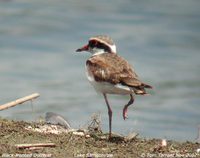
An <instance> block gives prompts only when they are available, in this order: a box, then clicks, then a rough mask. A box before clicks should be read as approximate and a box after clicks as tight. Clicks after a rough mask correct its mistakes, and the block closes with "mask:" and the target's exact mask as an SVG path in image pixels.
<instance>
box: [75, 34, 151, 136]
mask: <svg viewBox="0 0 200 158" xmlns="http://www.w3.org/2000/svg"><path fill="white" fill-rule="evenodd" d="M83 51H86V52H90V53H91V57H90V58H89V59H88V60H87V61H86V75H87V78H88V80H89V82H90V83H91V84H92V86H93V87H94V89H95V90H96V91H97V92H99V93H101V94H102V95H103V97H104V100H105V103H106V105H107V109H108V117H109V139H110V138H111V137H112V108H111V106H110V103H109V101H108V98H107V95H108V94H117V95H129V96H130V100H129V101H128V103H127V104H126V105H124V108H123V112H122V116H123V119H124V120H126V119H127V111H128V107H129V106H130V105H131V104H133V103H134V96H135V95H148V93H147V92H146V89H152V86H151V85H149V84H146V83H144V82H142V81H141V80H140V79H139V77H138V75H137V74H136V72H135V70H134V68H133V66H131V65H130V64H129V63H128V61H127V60H125V59H124V58H122V57H121V56H119V55H118V53H117V49H116V45H115V43H114V42H113V40H112V38H111V37H110V36H108V35H97V36H93V37H91V38H89V41H88V43H87V44H86V45H84V46H83V47H81V48H79V49H77V50H76V52H83Z"/></svg>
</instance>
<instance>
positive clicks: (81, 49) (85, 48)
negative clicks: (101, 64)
mask: <svg viewBox="0 0 200 158" xmlns="http://www.w3.org/2000/svg"><path fill="white" fill-rule="evenodd" d="M88 49H89V46H88V45H85V46H83V47H81V48H79V49H77V50H76V52H82V51H88Z"/></svg>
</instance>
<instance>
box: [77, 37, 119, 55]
mask: <svg viewBox="0 0 200 158" xmlns="http://www.w3.org/2000/svg"><path fill="white" fill-rule="evenodd" d="M82 51H88V52H90V53H92V54H93V55H97V54H101V53H116V46H115V44H114V42H113V40H112V39H111V38H110V37H109V36H106V35H98V36H94V37H91V38H90V39H89V42H88V44H87V45H85V46H83V47H81V48H79V49H77V50H76V52H82Z"/></svg>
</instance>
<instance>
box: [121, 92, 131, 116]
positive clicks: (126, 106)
mask: <svg viewBox="0 0 200 158" xmlns="http://www.w3.org/2000/svg"><path fill="white" fill-rule="evenodd" d="M130 97H131V99H130V100H129V102H128V104H126V105H125V106H124V108H123V118H124V120H126V119H127V118H128V117H127V111H128V106H129V105H131V104H133V102H134V97H133V94H130Z"/></svg>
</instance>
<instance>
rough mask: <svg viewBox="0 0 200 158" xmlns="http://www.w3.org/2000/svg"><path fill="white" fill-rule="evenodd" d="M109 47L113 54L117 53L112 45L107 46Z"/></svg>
mask: <svg viewBox="0 0 200 158" xmlns="http://www.w3.org/2000/svg"><path fill="white" fill-rule="evenodd" d="M109 47H110V48H111V50H112V52H113V53H117V49H116V46H115V45H114V44H113V45H109Z"/></svg>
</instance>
